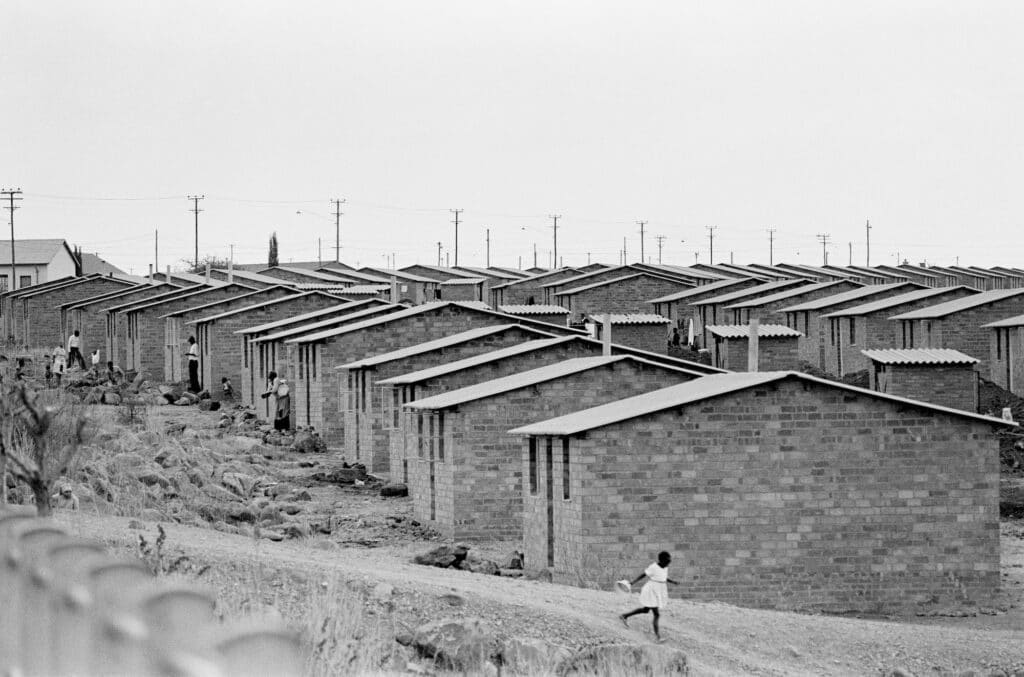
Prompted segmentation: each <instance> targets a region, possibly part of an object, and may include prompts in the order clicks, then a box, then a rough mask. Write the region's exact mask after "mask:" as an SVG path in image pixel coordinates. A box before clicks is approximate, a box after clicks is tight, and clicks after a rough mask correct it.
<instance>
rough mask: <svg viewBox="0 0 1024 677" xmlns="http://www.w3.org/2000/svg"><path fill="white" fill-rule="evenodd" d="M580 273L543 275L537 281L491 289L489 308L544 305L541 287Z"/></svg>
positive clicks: (568, 272) (565, 272) (562, 272)
mask: <svg viewBox="0 0 1024 677" xmlns="http://www.w3.org/2000/svg"><path fill="white" fill-rule="evenodd" d="M580 274H581V273H580V272H579V271H576V270H562V271H558V272H557V273H552V274H550V275H545V276H544V277H542V278H540V279H539V280H524V281H523V282H517V283H516V284H513V285H512V286H510V287H502V288H501V289H493V288H492V289H491V296H490V299H491V306H493V307H495V308H497V307H498V306H505V305H509V306H511V305H516V304H523V305H528V304H533V303H544V290H543V288H542V285H545V284H551V283H553V282H558V281H559V280H565V279H568V278H570V277H577V276H579V275H580Z"/></svg>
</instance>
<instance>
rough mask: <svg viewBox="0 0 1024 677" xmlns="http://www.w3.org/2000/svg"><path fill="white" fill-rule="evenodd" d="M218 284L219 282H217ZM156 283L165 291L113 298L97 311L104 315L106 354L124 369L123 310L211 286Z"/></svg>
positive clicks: (126, 345)
mask: <svg viewBox="0 0 1024 677" xmlns="http://www.w3.org/2000/svg"><path fill="white" fill-rule="evenodd" d="M218 284H219V283H218ZM157 285H159V286H162V287H163V288H164V290H165V291H162V292H161V293H159V294H156V295H154V296H145V297H143V298H141V299H139V298H128V299H127V300H121V299H113V301H112V303H113V304H114V305H108V306H106V307H104V308H102V309H101V310H100V311H99V312H100V313H101V314H102V315H104V316H105V317H106V343H107V355H109V356H110V359H111V360H112V361H113V362H114V364H118V365H121V366H122V367H124V368H125V369H130V368H131V367H130V366H129V364H128V360H129V355H128V322H127V320H126V319H125V318H126V315H125V311H127V310H130V309H131V308H134V307H136V306H142V305H145V304H147V303H151V302H153V301H164V300H168V299H173V298H177V297H179V296H184V295H185V294H191V293H193V292H196V291H200V290H202V289H210V288H211V287H209V286H207V285H203V284H198V285H192V284H190V285H187V286H184V287H181V286H179V285H178V283H176V282H171V283H167V282H158V283H157Z"/></svg>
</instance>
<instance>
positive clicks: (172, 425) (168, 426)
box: [164, 421, 185, 435]
mask: <svg viewBox="0 0 1024 677" xmlns="http://www.w3.org/2000/svg"><path fill="white" fill-rule="evenodd" d="M164 432H165V433H167V434H168V435H180V434H182V433H183V432H185V424H184V423H180V422H178V421H167V423H164Z"/></svg>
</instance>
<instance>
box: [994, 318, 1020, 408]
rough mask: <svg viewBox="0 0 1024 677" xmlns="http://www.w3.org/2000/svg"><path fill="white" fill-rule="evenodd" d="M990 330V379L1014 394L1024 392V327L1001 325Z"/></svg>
mask: <svg viewBox="0 0 1024 677" xmlns="http://www.w3.org/2000/svg"><path fill="white" fill-rule="evenodd" d="M989 332H990V333H989V343H990V350H989V361H990V363H991V367H990V368H989V374H990V376H991V379H990V380H991V381H993V382H994V383H995V384H996V385H998V386H1000V387H1002V388H1005V389H1007V390H1009V391H1010V392H1012V393H1013V394H1014V395H1022V394H1024V328H1022V327H1001V328H996V329H989ZM996 413H999V412H996Z"/></svg>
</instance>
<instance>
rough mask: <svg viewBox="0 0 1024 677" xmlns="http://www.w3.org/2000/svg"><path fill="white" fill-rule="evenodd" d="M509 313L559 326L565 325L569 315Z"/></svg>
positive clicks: (567, 322)
mask: <svg viewBox="0 0 1024 677" xmlns="http://www.w3.org/2000/svg"><path fill="white" fill-rule="evenodd" d="M494 308H495V309H497V306H494ZM509 315H514V316H515V317H522V318H525V319H527V320H533V321H534V322H547V323H548V324H554V325H558V326H559V327H565V326H567V325H568V324H569V316H568V315H566V314H565V313H550V314H545V313H540V314H538V313H509Z"/></svg>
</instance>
